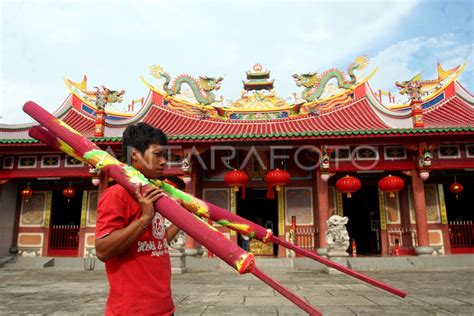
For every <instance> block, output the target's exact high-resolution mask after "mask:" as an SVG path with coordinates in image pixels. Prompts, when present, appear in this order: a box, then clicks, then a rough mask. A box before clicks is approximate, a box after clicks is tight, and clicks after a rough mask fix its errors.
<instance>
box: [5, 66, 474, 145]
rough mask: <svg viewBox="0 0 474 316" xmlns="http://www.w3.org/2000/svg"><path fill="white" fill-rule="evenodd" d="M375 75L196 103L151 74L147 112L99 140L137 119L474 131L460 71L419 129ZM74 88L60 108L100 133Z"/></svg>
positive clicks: (214, 133) (227, 137) (327, 134)
mask: <svg viewBox="0 0 474 316" xmlns="http://www.w3.org/2000/svg"><path fill="white" fill-rule="evenodd" d="M456 69H459V67H458V68H456ZM159 70H160V71H162V69H161V68H160V69H159ZM265 74H266V73H265ZM166 75H167V74H166ZM187 78H188V77H187ZM202 78H204V79H206V80H207V79H209V77H202ZM204 79H203V80H204ZM211 79H212V78H211ZM367 80H368V79H365V80H362V81H360V82H357V83H355V84H354V85H353V86H351V87H350V88H349V89H345V90H344V91H343V92H342V93H339V94H336V95H334V96H332V97H329V98H327V99H317V100H314V101H307V100H306V101H305V100H301V99H297V98H295V102H294V103H290V102H289V101H288V100H285V99H282V98H280V97H278V96H276V95H275V93H274V91H270V90H259V91H246V92H243V93H242V96H241V98H240V99H238V100H235V101H232V102H231V103H230V104H227V105H226V106H216V104H214V105H213V104H211V105H202V104H201V105H199V104H194V103H189V102H187V101H183V100H182V99H180V98H179V97H178V96H174V95H170V94H168V93H166V92H165V91H164V90H160V89H157V87H155V86H153V85H152V84H150V83H148V82H147V81H146V80H144V82H145V84H146V85H147V86H148V87H149V88H150V92H149V95H148V97H147V98H146V100H144V101H143V102H142V107H141V108H140V109H139V111H138V112H137V113H135V115H134V116H120V115H116V114H114V113H108V115H107V116H106V126H105V136H104V137H103V138H93V139H94V140H95V141H97V142H117V141H119V140H120V137H121V135H122V132H123V131H124V129H125V128H126V127H127V126H128V125H130V124H133V123H136V122H145V123H149V124H151V125H153V126H156V127H159V128H161V129H163V130H164V132H165V133H166V134H168V135H169V137H170V140H171V141H172V142H178V143H179V142H190V141H202V142H212V141H215V140H221V141H239V142H242V141H255V140H257V139H258V140H264V141H270V140H283V139H284V140H298V139H300V140H301V139H320V138H353V137H369V136H370V137H373V136H377V137H385V136H389V135H392V136H393V135H400V136H403V135H417V136H420V135H441V134H469V135H472V136H474V97H473V95H472V94H470V93H469V92H468V91H467V90H466V89H465V88H464V87H462V86H461V85H460V84H459V83H458V82H457V81H456V77H452V78H451V79H449V80H447V81H445V82H444V84H443V85H440V84H438V86H437V87H436V91H435V92H434V93H432V94H430V95H429V96H427V97H425V98H424V99H423V101H422V108H423V120H424V128H413V123H412V117H411V110H410V108H409V106H405V105H404V106H397V107H396V109H390V108H388V107H387V106H385V105H384V104H382V103H381V100H380V98H379V97H377V96H376V95H375V93H374V92H373V91H372V88H371V86H370V83H369V82H368V81H367ZM216 82H217V83H218V82H219V81H216ZM438 83H439V82H438ZM68 88H69V89H70V91H71V94H70V95H69V96H68V98H67V99H66V100H65V102H64V103H63V104H62V105H61V106H60V107H59V109H58V110H57V111H56V112H55V113H54V115H55V116H56V117H58V118H60V119H62V120H63V121H65V122H66V123H67V124H69V125H71V126H72V127H73V128H74V129H76V130H78V131H79V132H81V133H82V134H84V135H85V136H87V137H92V135H93V134H94V126H95V110H96V109H94V108H93V107H92V105H93V104H92V105H91V104H90V102H89V103H85V102H84V100H83V98H82V97H80V95H78V92H77V91H75V90H74V89H72V86H70V85H69V86H68ZM33 125H36V123H29V124H19V125H16V124H3V125H0V145H1V144H4V145H8V144H12V145H13V144H22V143H25V142H27V143H30V142H35V141H34V140H32V139H30V138H29V137H28V134H27V131H28V128H29V127H31V126H33ZM473 141H474V139H473Z"/></svg>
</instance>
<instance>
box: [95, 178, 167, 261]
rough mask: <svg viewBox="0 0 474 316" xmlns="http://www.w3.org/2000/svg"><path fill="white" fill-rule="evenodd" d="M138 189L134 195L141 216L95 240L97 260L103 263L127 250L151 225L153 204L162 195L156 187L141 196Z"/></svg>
mask: <svg viewBox="0 0 474 316" xmlns="http://www.w3.org/2000/svg"><path fill="white" fill-rule="evenodd" d="M140 189H141V187H138V188H137V191H136V192H135V195H136V197H137V200H138V203H139V204H140V208H141V210H142V216H140V218H138V219H137V220H135V221H133V222H131V223H130V225H128V226H127V227H124V228H122V229H117V230H114V231H113V232H111V233H110V234H109V235H106V236H105V237H102V238H99V239H96V240H95V250H96V255H97V258H99V260H101V261H104V262H105V261H107V260H109V259H110V258H113V257H115V256H118V255H120V254H121V253H123V252H124V251H126V250H127V249H129V248H130V246H131V245H132V243H133V242H134V241H135V240H137V238H138V237H140V236H141V235H142V234H143V233H144V232H145V231H146V230H147V228H148V226H149V225H150V224H151V221H152V219H153V216H154V215H155V207H154V203H155V202H156V201H157V200H158V199H159V198H160V197H162V196H163V193H162V191H161V190H160V189H158V188H156V187H150V188H149V189H147V191H145V193H144V194H143V195H142V194H141V193H140ZM175 235H176V233H175ZM173 237H174V235H173Z"/></svg>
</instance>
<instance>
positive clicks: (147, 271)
mask: <svg viewBox="0 0 474 316" xmlns="http://www.w3.org/2000/svg"><path fill="white" fill-rule="evenodd" d="M140 216H141V209H140V205H139V204H138V202H137V201H136V200H135V198H134V197H132V196H131V195H130V194H129V193H128V192H127V191H126V190H125V188H123V187H122V186H120V185H114V186H111V187H109V188H108V189H107V190H106V191H105V192H104V194H102V196H101V198H100V200H99V204H98V213H97V226H96V232H95V234H96V238H101V237H104V236H106V235H108V234H110V233H111V232H113V231H114V230H117V229H121V228H124V227H126V226H128V225H129V224H130V223H131V222H133V221H134V220H136V219H138V218H139V217H140ZM105 238H107V237H105ZM105 268H106V271H107V278H108V279H109V284H110V293H109V297H108V300H107V307H106V311H105V314H106V315H172V314H173V312H174V309H175V308H174V304H173V299H172V296H171V287H170V283H171V263H170V259H169V254H168V243H167V241H166V229H165V223H164V218H163V217H162V216H161V215H160V214H159V213H158V212H155V217H154V218H153V221H152V224H151V225H150V226H149V228H148V229H147V230H146V231H145V232H144V233H143V235H141V236H140V237H139V238H138V239H137V240H136V241H135V242H134V243H133V244H132V246H131V247H130V249H128V250H127V251H125V252H124V253H122V254H120V255H118V256H116V257H114V258H111V259H109V260H108V261H106V262H105Z"/></svg>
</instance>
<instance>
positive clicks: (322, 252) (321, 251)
mask: <svg viewBox="0 0 474 316" xmlns="http://www.w3.org/2000/svg"><path fill="white" fill-rule="evenodd" d="M316 253H317V254H318V255H320V256H322V257H327V256H328V249H327V248H318V249H317V250H316Z"/></svg>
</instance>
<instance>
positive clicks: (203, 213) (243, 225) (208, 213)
mask: <svg viewBox="0 0 474 316" xmlns="http://www.w3.org/2000/svg"><path fill="white" fill-rule="evenodd" d="M30 134H31V136H32V137H34V138H37V139H39V140H41V141H42V142H44V143H46V144H47V145H49V146H50V147H53V148H56V149H59V150H62V151H64V152H67V153H68V154H70V155H72V156H74V157H75V158H76V159H83V158H82V157H81V156H80V153H78V152H75V151H73V149H72V148H71V147H70V146H68V145H67V144H66V143H65V142H64V141H62V140H60V139H58V138H57V137H56V136H55V135H53V134H52V133H51V132H49V131H48V130H46V129H44V128H41V127H33V128H31V129H30ZM86 141H87V140H86ZM92 145H94V144H92ZM94 146H96V145H94ZM96 148H97V147H96ZM99 167H100V166H99ZM101 168H102V169H103V170H104V171H106V172H107V169H108V167H107V166H101ZM153 183H154V184H156V185H158V186H160V187H161V188H162V189H163V190H164V191H165V192H167V193H168V194H169V195H170V196H172V197H173V198H176V199H180V200H182V201H183V206H184V207H185V208H186V209H187V210H189V211H191V212H193V213H194V214H196V215H198V216H200V217H202V218H210V219H212V220H213V221H215V222H217V223H219V224H220V225H222V226H225V227H228V228H230V229H232V230H234V231H237V232H239V233H241V234H245V235H247V236H249V237H252V238H256V239H258V240H260V241H262V242H264V243H267V242H275V243H277V244H279V245H281V246H283V247H285V248H288V249H291V250H294V251H295V252H296V253H299V254H301V255H303V256H305V257H308V258H311V259H313V260H316V261H318V262H320V263H322V264H325V265H327V266H329V267H332V268H334V269H337V270H339V271H341V272H344V273H346V274H348V275H350V276H352V277H355V278H358V279H360V280H362V281H364V282H367V283H369V284H371V285H373V286H376V287H378V288H380V289H383V290H385V291H388V292H390V293H392V294H395V295H397V296H400V297H405V296H406V293H405V292H403V291H401V290H399V289H397V288H394V287H392V286H390V285H388V284H385V283H383V282H381V281H378V280H375V279H373V278H370V277H368V276H366V275H364V274H362V273H359V272H357V271H354V270H351V269H349V268H347V267H345V266H344V265H342V264H339V263H337V262H334V261H331V260H329V259H326V258H324V257H322V256H319V255H317V254H315V253H312V252H309V251H307V250H304V249H302V248H300V247H298V246H296V245H294V244H292V243H289V242H287V241H285V240H282V239H280V238H279V237H276V236H274V235H273V234H272V232H271V231H270V230H267V229H265V228H264V227H262V226H259V225H257V224H255V223H253V222H251V221H249V220H246V219H244V218H242V217H240V216H238V215H236V214H233V213H231V212H229V211H227V210H225V209H222V208H219V207H217V206H215V205H213V204H211V203H207V202H204V201H201V200H199V199H197V198H195V197H193V196H192V195H190V194H187V193H184V192H182V191H180V190H178V189H176V188H174V187H173V186H171V185H169V184H167V183H165V182H162V181H159V180H158V181H154V182H153ZM211 251H212V250H211Z"/></svg>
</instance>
